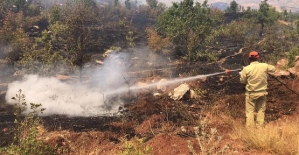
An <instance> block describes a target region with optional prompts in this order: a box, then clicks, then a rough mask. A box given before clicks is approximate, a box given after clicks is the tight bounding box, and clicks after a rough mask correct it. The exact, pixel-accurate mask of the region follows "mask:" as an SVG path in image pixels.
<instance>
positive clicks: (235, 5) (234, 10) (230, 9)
mask: <svg viewBox="0 0 299 155" xmlns="http://www.w3.org/2000/svg"><path fill="white" fill-rule="evenodd" d="M238 6H239V4H238V3H237V2H236V1H235V0H233V1H231V2H230V6H229V7H228V8H227V10H226V11H227V12H228V13H237V12H238V11H239V7H238Z"/></svg>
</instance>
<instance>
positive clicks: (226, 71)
mask: <svg viewBox="0 0 299 155" xmlns="http://www.w3.org/2000/svg"><path fill="white" fill-rule="evenodd" d="M240 70H241V69H236V70H228V69H226V70H225V73H229V72H233V71H240ZM268 75H269V76H270V77H272V78H273V79H275V80H276V81H278V82H279V83H281V84H282V85H283V86H285V87H286V88H287V89H288V90H289V91H291V92H292V93H294V94H296V95H298V96H299V93H297V92H296V91H294V90H293V89H291V88H289V87H288V86H287V85H286V84H285V83H283V82H282V81H280V80H279V79H277V78H276V77H275V76H274V75H272V74H269V73H268Z"/></svg>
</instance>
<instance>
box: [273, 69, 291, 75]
mask: <svg viewBox="0 0 299 155" xmlns="http://www.w3.org/2000/svg"><path fill="white" fill-rule="evenodd" d="M269 74H271V75H273V76H275V77H279V76H290V72H289V71H285V70H280V69H276V71H275V72H274V73H269Z"/></svg>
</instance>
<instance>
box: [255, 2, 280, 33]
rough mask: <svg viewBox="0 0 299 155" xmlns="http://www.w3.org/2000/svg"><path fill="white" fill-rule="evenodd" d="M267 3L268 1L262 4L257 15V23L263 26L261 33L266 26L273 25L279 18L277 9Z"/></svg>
mask: <svg viewBox="0 0 299 155" xmlns="http://www.w3.org/2000/svg"><path fill="white" fill-rule="evenodd" d="M267 1H268V0H264V1H262V2H261V4H260V8H259V10H258V14H257V22H258V23H259V24H261V32H262V31H263V29H264V27H265V26H266V25H268V26H270V25H272V24H273V23H274V22H275V21H276V20H277V19H278V17H279V16H278V13H277V12H276V10H275V8H273V7H271V6H270V5H269V4H268V3H267Z"/></svg>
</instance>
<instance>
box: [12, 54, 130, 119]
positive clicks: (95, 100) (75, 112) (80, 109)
mask: <svg viewBox="0 0 299 155" xmlns="http://www.w3.org/2000/svg"><path fill="white" fill-rule="evenodd" d="M125 57H126V56H125V55H124V54H122V55H114V56H111V57H110V58H109V59H107V60H106V61H104V66H103V67H102V68H100V69H96V70H92V72H93V80H92V83H91V84H92V86H87V84H83V83H80V82H62V81H60V80H58V79H57V78H56V77H40V76H38V75H26V76H24V77H23V79H22V80H21V81H15V82H12V83H10V84H9V85H8V91H7V93H6V100H7V103H9V104H15V101H14V100H12V99H11V98H12V97H15V96H16V94H18V91H19V90H20V89H21V90H22V94H24V95H25V99H26V102H27V105H28V104H29V103H36V104H38V103H40V104H42V108H46V110H45V111H44V113H43V114H42V115H43V116H46V115H56V114H57V115H68V116H97V115H103V114H111V113H116V112H117V111H118V109H119V107H121V106H123V103H122V102H121V101H120V100H118V99H115V98H113V102H109V101H108V100H109V98H108V97H109V96H108V97H107V96H105V94H106V92H111V91H113V89H116V88H118V89H119V88H122V87H124V86H126V83H125V80H124V79H125V78H123V76H121V75H122V74H121V73H124V72H125V71H126V65H125V64H123V63H124V58H125ZM29 111H30V109H29V105H28V108H27V110H26V112H29Z"/></svg>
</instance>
